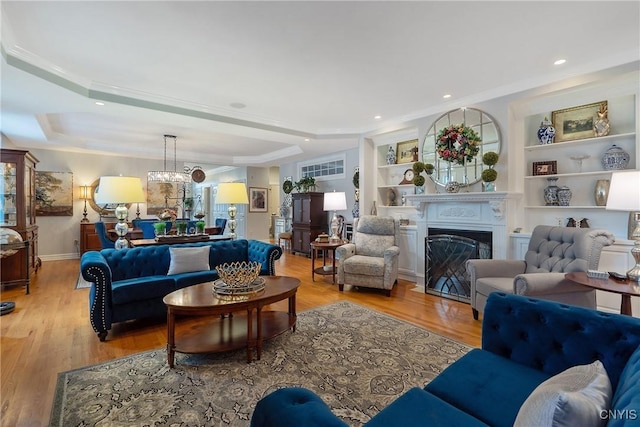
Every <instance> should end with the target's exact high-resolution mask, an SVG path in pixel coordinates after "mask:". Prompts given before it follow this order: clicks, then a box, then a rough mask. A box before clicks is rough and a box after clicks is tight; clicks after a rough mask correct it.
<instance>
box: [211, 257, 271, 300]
mask: <svg viewBox="0 0 640 427" xmlns="http://www.w3.org/2000/svg"><path fill="white" fill-rule="evenodd" d="M260 268H262V263H259V262H255V261H249V262H247V261H237V262H231V263H225V264H220V265H218V266H217V267H216V270H217V272H218V276H220V278H219V279H218V280H216V281H215V282H213V290H214V292H215V293H217V294H220V295H243V294H251V293H254V292H258V291H261V290H262V289H264V283H265V281H264V278H262V277H260Z"/></svg>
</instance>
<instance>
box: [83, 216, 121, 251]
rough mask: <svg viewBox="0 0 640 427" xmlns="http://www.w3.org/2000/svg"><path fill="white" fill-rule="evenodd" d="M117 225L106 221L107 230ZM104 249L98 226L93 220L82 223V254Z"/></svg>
mask: <svg viewBox="0 0 640 427" xmlns="http://www.w3.org/2000/svg"><path fill="white" fill-rule="evenodd" d="M115 225H116V223H115V222H113V223H110V222H109V223H105V227H107V230H109V229H112V228H114V227H115ZM99 250H102V243H100V237H98V233H96V226H95V224H94V223H92V222H82V223H80V255H82V254H83V253H85V252H87V251H99Z"/></svg>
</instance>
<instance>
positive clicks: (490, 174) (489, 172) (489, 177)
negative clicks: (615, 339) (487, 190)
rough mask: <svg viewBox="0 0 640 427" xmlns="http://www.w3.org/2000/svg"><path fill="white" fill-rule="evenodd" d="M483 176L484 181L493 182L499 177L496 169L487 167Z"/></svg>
mask: <svg viewBox="0 0 640 427" xmlns="http://www.w3.org/2000/svg"><path fill="white" fill-rule="evenodd" d="M481 177H482V180H483V181H484V182H493V181H495V180H496V179H497V178H498V172H497V171H496V170H495V169H485V170H483V171H482V175H481Z"/></svg>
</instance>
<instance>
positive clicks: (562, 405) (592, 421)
mask: <svg viewBox="0 0 640 427" xmlns="http://www.w3.org/2000/svg"><path fill="white" fill-rule="evenodd" d="M612 394H613V390H612V388H611V381H610V380H609V376H608V375H607V371H606V370H605V369H604V366H603V365H602V362H600V361H599V360H596V361H595V362H593V363H591V364H589V365H579V366H573V367H571V368H569V369H567V370H566V371H564V372H561V373H559V374H558V375H555V376H553V377H551V378H549V379H548V380H546V381H545V382H543V383H542V384H540V385H539V386H538V387H536V389H535V390H533V392H532V393H531V395H529V397H528V398H527V400H525V401H524V403H523V404H522V407H521V408H520V411H519V412H518V416H517V417H516V422H515V423H514V426H515V427H529V426H549V427H551V426H581V427H589V426H594V427H595V426H603V425H604V424H605V422H606V420H604V419H602V418H601V417H600V413H601V411H603V410H604V411H606V410H608V409H609V406H610V405H611V395H612Z"/></svg>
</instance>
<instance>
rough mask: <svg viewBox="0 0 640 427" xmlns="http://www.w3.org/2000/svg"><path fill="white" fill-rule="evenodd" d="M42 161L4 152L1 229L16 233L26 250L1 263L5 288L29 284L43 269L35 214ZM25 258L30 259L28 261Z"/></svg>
mask: <svg viewBox="0 0 640 427" xmlns="http://www.w3.org/2000/svg"><path fill="white" fill-rule="evenodd" d="M36 163H38V159H36V158H35V157H34V156H33V155H32V154H31V153H29V152H28V151H24V150H11V149H0V170H1V171H2V174H3V182H2V186H1V187H0V190H1V193H2V194H0V221H1V222H0V226H1V227H6V228H10V229H12V230H15V231H16V232H18V233H19V234H20V236H21V237H22V240H23V241H28V242H29V245H28V246H27V249H26V250H23V251H18V252H17V253H16V254H14V255H11V256H9V257H6V258H2V260H1V263H2V264H1V266H0V268H1V270H0V277H1V282H2V285H17V284H27V283H28V278H29V276H30V275H31V274H32V273H34V272H36V271H37V270H38V268H39V267H40V258H38V226H37V225H36V210H35V197H36V189H35V169H36ZM25 257H26V258H27V259H25Z"/></svg>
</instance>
